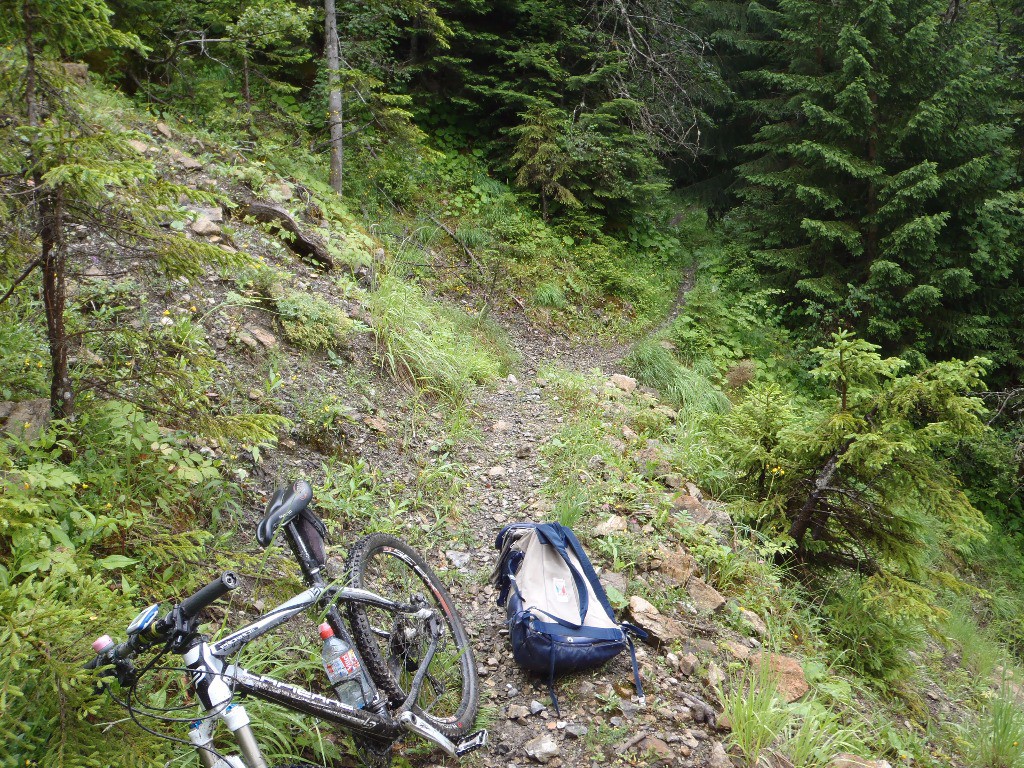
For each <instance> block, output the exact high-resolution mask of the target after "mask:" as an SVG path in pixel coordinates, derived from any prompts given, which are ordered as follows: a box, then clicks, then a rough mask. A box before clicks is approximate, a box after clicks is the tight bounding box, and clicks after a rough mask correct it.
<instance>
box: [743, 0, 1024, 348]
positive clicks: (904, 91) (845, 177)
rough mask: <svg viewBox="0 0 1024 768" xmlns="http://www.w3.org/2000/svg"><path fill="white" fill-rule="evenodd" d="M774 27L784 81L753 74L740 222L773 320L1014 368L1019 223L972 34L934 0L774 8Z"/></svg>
mask: <svg viewBox="0 0 1024 768" xmlns="http://www.w3.org/2000/svg"><path fill="white" fill-rule="evenodd" d="M774 23H775V25H776V32H777V34H778V35H779V37H780V40H781V41H782V50H783V51H784V52H785V56H784V58H785V66H783V67H779V68H776V69H775V70H774V71H761V72H758V73H755V76H756V79H757V81H758V83H759V85H760V89H761V95H760V98H759V99H757V100H756V101H755V103H753V104H752V106H753V108H754V109H755V110H756V111H757V112H758V113H759V114H760V115H762V116H763V119H764V120H765V124H764V125H763V127H761V128H760V130H759V131H758V133H757V136H756V139H755V141H754V143H753V144H752V145H751V146H750V147H749V150H750V153H751V155H752V156H753V159H752V160H751V161H750V162H748V163H746V164H744V165H742V166H741V167H740V169H739V171H740V175H741V176H742V179H743V181H744V187H743V189H742V191H741V194H742V198H743V202H744V204H743V206H742V208H741V217H742V220H743V221H744V222H745V224H746V226H747V227H748V228H749V231H750V234H751V240H752V243H753V248H754V251H753V258H754V260H755V262H756V265H757V267H758V268H759V270H760V272H761V274H762V275H763V276H764V277H765V278H766V279H767V280H769V281H770V282H772V283H773V284H775V285H777V286H779V287H781V288H783V289H784V291H785V298H786V300H787V301H788V310H789V314H788V316H789V319H790V321H791V322H792V323H793V324H794V325H795V326H800V327H811V328H816V329H817V332H818V333H819V334H820V333H822V332H825V331H829V330H834V329H835V328H837V327H839V326H841V325H849V326H852V327H855V328H857V329H859V330H860V331H861V332H862V333H864V334H865V335H866V336H867V337H868V338H870V339H873V340H876V341H878V342H879V343H881V344H882V345H883V346H884V348H885V349H886V350H887V351H891V352H897V353H908V352H917V353H925V354H927V355H929V356H934V357H942V358H945V357H951V356H956V355H960V356H964V355H970V354H973V353H975V352H984V353H986V354H989V355H990V356H992V357H994V358H995V360H996V362H997V364H998V365H1000V366H1002V367H1004V368H1014V367H1019V366H1020V365H1021V363H1022V358H1021V355H1020V349H1021V342H1022V341H1024V333H1022V328H1021V326H1020V324H1019V323H1018V322H1017V320H1016V319H1017V318H1018V317H1019V312H1020V308H1021V306H1022V301H1024V292H1022V287H1021V279H1022V275H1024V269H1022V265H1024V260H1022V251H1021V235H1022V228H1021V227H1022V221H1024V217H1022V216H1021V211H1022V206H1021V198H1020V196H1019V195H1018V194H1016V193H1014V192H1013V191H1012V174H1013V170H1014V168H1013V158H1012V155H1011V152H1010V151H1009V140H1010V128H1009V127H1008V125H1007V116H1006V114H1005V113H1004V110H1003V107H1002V103H1003V102H1002V96H1003V94H1002V91H1001V86H1002V82H1001V80H1000V78H998V77H996V76H995V73H994V71H993V68H992V63H993V62H992V54H991V51H990V49H989V48H988V47H987V46H986V40H985V35H984V34H983V30H981V29H979V22H977V21H976V20H974V19H973V18H972V17H971V14H970V13H969V9H968V8H967V7H965V6H964V7H961V8H960V12H959V14H958V15H956V16H955V17H950V15H949V5H948V4H947V3H946V2H945V0H925V1H924V2H920V1H919V0H843V1H842V2H838V3H827V4H824V3H817V2H811V1H810V0H780V2H779V7H778V14H777V15H776V16H775V22H774Z"/></svg>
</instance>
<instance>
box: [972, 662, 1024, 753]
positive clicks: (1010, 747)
mask: <svg viewBox="0 0 1024 768" xmlns="http://www.w3.org/2000/svg"><path fill="white" fill-rule="evenodd" d="M968 741H969V743H971V744H973V745H974V755H973V757H974V762H973V765H974V766H976V767H977V768H1022V766H1024V712H1022V711H1021V709H1020V705H1019V704H1018V703H1017V702H1016V701H1014V700H1013V699H1012V698H1011V697H1010V695H1009V692H1008V690H1007V687H1006V680H1005V679H1004V680H1003V692H1002V694H1001V695H999V696H998V697H997V698H994V699H992V700H991V701H990V702H989V703H988V705H987V706H986V707H985V709H984V710H983V711H982V713H981V715H980V716H979V717H978V720H977V722H976V723H975V724H974V726H973V728H972V729H971V732H970V733H969V735H968Z"/></svg>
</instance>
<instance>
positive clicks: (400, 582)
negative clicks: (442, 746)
mask: <svg viewBox="0 0 1024 768" xmlns="http://www.w3.org/2000/svg"><path fill="white" fill-rule="evenodd" d="M348 570H349V574H350V578H351V583H352V586H353V587H357V588H359V589H366V590H369V591H370V592H374V593H376V594H378V595H380V596H381V597H386V598H388V599H389V600H394V601H395V602H399V603H416V602H423V603H425V605H426V606H427V607H429V608H432V609H434V611H435V612H436V613H437V615H438V616H439V617H440V618H441V619H442V627H441V629H442V632H441V635H440V637H439V638H438V643H437V651H436V652H435V653H434V658H433V659H432V660H431V662H430V666H429V667H428V669H427V674H426V677H425V678H424V681H423V685H422V687H421V688H420V695H419V697H418V698H417V700H416V703H415V705H414V706H413V710H414V711H415V712H416V714H417V715H419V716H420V717H423V718H425V719H427V720H429V721H430V722H431V723H432V724H433V725H434V727H435V728H437V729H438V730H440V731H441V732H442V733H444V734H445V736H447V737H448V738H450V739H458V738H460V737H462V736H465V735H466V734H468V733H469V732H470V731H471V730H472V728H473V721H474V720H475V719H476V712H477V706H478V704H479V689H478V684H477V677H476V664H475V663H474V661H473V651H472V649H471V648H470V646H469V637H468V636H467V634H466V629H465V627H463V626H462V620H461V619H460V618H459V615H458V613H456V611H455V606H454V604H453V603H452V599H451V597H450V596H449V594H448V591H447V590H446V589H445V587H444V585H443V584H442V583H441V581H440V580H439V579H438V578H437V576H436V575H434V572H433V571H432V570H431V569H430V566H428V565H427V564H426V563H425V562H424V561H423V558H422V557H420V556H419V554H418V553H417V552H416V550H414V549H413V548H412V547H410V546H409V545H408V544H406V543H405V542H404V541H402V540H401V539H399V538H397V537H395V536H390V535H388V534H384V533H374V534H371V535H370V536H367V537H365V538H363V539H361V540H360V541H359V542H357V543H356V545H355V547H353V549H352V552H351V554H350V555H349V560H348ZM348 613H349V621H350V623H351V626H352V637H353V639H354V640H355V642H356V645H357V646H358V647H359V652H360V653H361V654H362V657H363V661H364V662H365V663H366V666H367V668H368V669H369V672H370V675H371V676H372V677H373V680H374V682H375V683H376V684H377V686H378V687H380V689H381V690H383V691H384V693H385V694H386V695H387V697H388V699H390V701H391V703H392V704H393V705H394V704H398V703H400V702H402V701H404V700H405V697H406V695H407V694H408V690H409V687H410V685H411V684H412V681H413V678H414V677H415V675H416V671H417V670H418V669H419V666H420V661H421V659H423V657H424V656H425V655H426V652H427V648H428V646H429V644H430V629H429V627H428V624H427V621H425V620H418V619H413V618H411V617H410V616H408V615H407V614H399V613H395V612H393V611H388V610H385V609H383V608H377V607H374V606H369V605H360V604H358V603H350V604H349V606H348Z"/></svg>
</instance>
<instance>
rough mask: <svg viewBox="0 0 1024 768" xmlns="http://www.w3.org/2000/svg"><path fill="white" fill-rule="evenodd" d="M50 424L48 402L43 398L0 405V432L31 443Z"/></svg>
mask: <svg viewBox="0 0 1024 768" xmlns="http://www.w3.org/2000/svg"><path fill="white" fill-rule="evenodd" d="M49 424H50V401H49V400H48V399H47V398H45V397H40V398H36V399H34V400H21V401H20V402H4V403H0V425H2V429H0V431H3V432H7V433H9V434H11V435H13V436H14V437H16V438H18V439H19V440H25V441H26V442H32V441H33V440H35V439H36V438H37V437H39V435H40V434H41V433H42V431H43V430H44V429H46V427H47V426H49Z"/></svg>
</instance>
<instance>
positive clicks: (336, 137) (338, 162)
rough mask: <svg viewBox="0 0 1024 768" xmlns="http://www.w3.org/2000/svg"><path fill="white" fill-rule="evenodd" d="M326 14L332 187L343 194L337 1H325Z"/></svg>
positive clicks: (341, 107) (342, 127)
mask: <svg viewBox="0 0 1024 768" xmlns="http://www.w3.org/2000/svg"><path fill="white" fill-rule="evenodd" d="M324 13H325V14H326V16H327V23H326V25H325V29H324V31H325V37H326V39H327V43H326V48H327V125H328V127H329V128H330V132H331V188H332V189H334V191H335V192H337V193H338V194H339V195H340V194H341V191H342V188H343V186H344V180H345V173H344V171H345V158H344V156H343V155H342V149H343V146H344V145H343V141H344V114H343V108H344V105H343V104H342V100H341V78H340V76H339V74H338V73H339V69H340V67H341V57H340V54H339V52H338V48H339V43H338V16H337V12H336V10H335V6H334V0H324Z"/></svg>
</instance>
